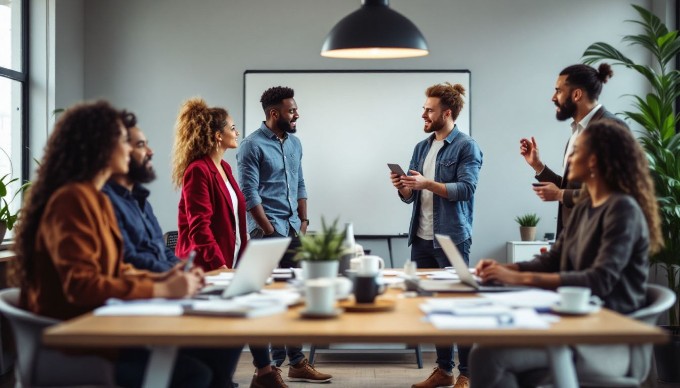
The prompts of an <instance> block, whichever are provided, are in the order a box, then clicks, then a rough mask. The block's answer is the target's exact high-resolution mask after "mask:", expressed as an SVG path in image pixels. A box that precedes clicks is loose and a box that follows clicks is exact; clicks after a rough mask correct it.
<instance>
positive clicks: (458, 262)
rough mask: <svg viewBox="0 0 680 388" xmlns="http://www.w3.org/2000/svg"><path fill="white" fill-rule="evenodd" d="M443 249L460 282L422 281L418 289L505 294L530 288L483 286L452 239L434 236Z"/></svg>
mask: <svg viewBox="0 0 680 388" xmlns="http://www.w3.org/2000/svg"><path fill="white" fill-rule="evenodd" d="M434 237H435V238H436V239H437V242H439V245H440V246H441V247H442V250H443V251H444V254H445V255H446V257H447V258H448V259H449V262H450V263H451V265H452V266H453V268H455V270H456V273H457V274H458V277H459V279H460V280H459V281H456V280H421V281H420V282H418V288H419V289H420V290H421V291H426V292H504V291H518V290H524V289H527V288H528V287H524V286H506V285H502V284H501V285H482V284H480V282H479V281H477V279H475V278H474V276H472V274H471V273H470V270H469V269H468V266H467V264H465V260H463V257H462V256H461V255H460V252H458V248H456V244H454V243H453V241H452V240H451V237H449V236H445V235H442V234H435V236H434Z"/></svg>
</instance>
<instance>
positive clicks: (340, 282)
mask: <svg viewBox="0 0 680 388" xmlns="http://www.w3.org/2000/svg"><path fill="white" fill-rule="evenodd" d="M352 288H354V284H353V283H352V281H351V280H349V279H347V278H346V277H342V276H340V277H337V278H335V297H336V298H338V299H344V298H347V297H348V296H349V294H351V293H352Z"/></svg>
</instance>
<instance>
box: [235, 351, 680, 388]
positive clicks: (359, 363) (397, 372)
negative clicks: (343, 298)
mask: <svg viewBox="0 0 680 388" xmlns="http://www.w3.org/2000/svg"><path fill="white" fill-rule="evenodd" d="M305 354H308V353H307V352H305ZM435 359H436V354H435V353H434V352H432V351H423V369H418V366H417V365H416V361H415V355H414V353H398V354H359V353H352V354H337V353H322V354H317V357H316V360H315V367H316V368H317V369H318V370H319V371H321V372H324V373H330V374H331V375H333V380H332V382H330V383H327V384H310V383H293V382H288V381H286V383H287V384H288V386H289V387H291V388H314V387H317V386H320V387H323V386H328V385H333V386H335V387H341V388H359V387H384V388H397V387H400V388H401V387H406V388H408V387H410V386H411V384H414V383H417V382H419V381H422V380H424V379H425V378H427V377H428V376H429V375H430V373H431V372H432V368H434V366H435ZM252 362H253V359H252V356H251V355H250V353H249V352H244V353H243V354H242V355H241V359H240V361H239V365H238V368H237V370H236V374H235V375H234V381H235V382H237V383H239V387H240V388H248V387H249V386H250V380H251V379H252V376H253V372H254V370H255V369H254V367H253V364H252ZM456 364H458V361H457V360H456ZM281 370H282V372H283V373H282V375H283V378H284V381H285V380H286V376H287V374H288V367H287V366H284V367H283V368H281ZM454 374H456V376H457V375H458V371H457V370H454ZM658 388H680V384H668V383H661V382H660V383H658Z"/></svg>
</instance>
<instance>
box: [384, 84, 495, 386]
mask: <svg viewBox="0 0 680 388" xmlns="http://www.w3.org/2000/svg"><path fill="white" fill-rule="evenodd" d="M425 95H426V96H427V99H426V100H425V105H424V106H423V115H422V117H423V119H424V120H425V126H424V131H425V132H426V133H432V135H431V136H429V137H428V138H427V139H425V140H423V141H421V142H420V143H418V144H417V145H416V147H415V149H414V151H413V157H412V158H411V164H410V165H409V175H408V176H403V175H402V176H399V175H397V174H395V173H392V174H391V179H392V184H393V185H394V187H395V188H397V190H398V191H399V196H400V197H401V200H402V201H404V202H405V203H413V215H412V217H411V226H410V229H409V245H412V248H411V260H412V261H414V262H416V264H417V266H418V268H444V267H446V266H448V265H449V260H448V259H447V258H446V256H445V255H444V252H443V250H442V249H441V247H440V246H439V244H438V243H437V241H436V240H435V239H434V234H435V233H439V234H445V235H448V236H450V237H451V239H452V240H453V241H454V242H455V243H456V245H457V247H458V250H459V251H460V253H461V255H462V256H463V259H464V260H465V262H466V263H468V264H469V258H470V244H471V243H472V210H473V205H474V193H475V189H476V188H477V180H478V178H479V170H480V169H481V167H482V151H481V150H480V149H479V146H478V145H477V143H476V142H475V141H474V140H473V139H472V138H471V137H470V136H467V135H465V134H464V133H462V132H460V130H459V129H458V127H457V126H456V124H455V122H456V119H457V118H458V115H459V114H460V111H461V109H462V108H463V96H464V95H465V89H464V88H463V86H462V85H459V84H456V85H451V84H450V83H448V82H447V83H443V84H437V85H433V86H431V87H429V88H428V89H427V90H426V92H425ZM436 349H437V367H436V368H435V369H434V371H433V372H432V374H431V375H430V377H428V378H427V379H426V380H425V381H422V382H420V383H418V384H414V385H413V386H412V387H413V388H429V387H432V388H434V387H439V386H451V385H453V367H454V364H453V345H452V346H437V347H436ZM469 351H470V349H469V348H464V347H458V361H459V364H458V370H459V371H460V377H459V378H458V380H457V381H456V384H455V388H465V387H467V386H468V384H469V383H468V370H467V358H468V354H469Z"/></svg>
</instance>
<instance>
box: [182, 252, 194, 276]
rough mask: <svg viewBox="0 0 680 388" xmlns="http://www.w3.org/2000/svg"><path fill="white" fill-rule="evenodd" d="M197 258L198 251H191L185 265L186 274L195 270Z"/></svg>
mask: <svg viewBox="0 0 680 388" xmlns="http://www.w3.org/2000/svg"><path fill="white" fill-rule="evenodd" d="M195 258H196V251H193V250H192V251H191V252H189V257H188V258H187V261H186V263H185V264H184V272H189V271H191V269H192V268H194V259H195Z"/></svg>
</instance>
